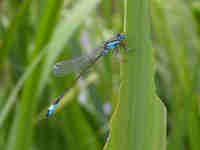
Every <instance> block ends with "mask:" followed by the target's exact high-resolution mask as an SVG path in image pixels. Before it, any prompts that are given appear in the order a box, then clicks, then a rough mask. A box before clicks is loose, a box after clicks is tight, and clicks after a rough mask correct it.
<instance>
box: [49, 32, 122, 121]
mask: <svg viewBox="0 0 200 150" xmlns="http://www.w3.org/2000/svg"><path fill="white" fill-rule="evenodd" d="M125 38H126V35H125V34H124V33H118V34H116V35H115V36H114V37H113V38H112V40H109V41H106V42H104V44H103V46H101V47H100V48H97V49H96V50H95V51H94V52H93V53H92V54H90V55H83V56H80V57H78V58H75V59H69V60H68V59H67V60H64V61H61V62H58V63H56V64H55V65H54V74H55V76H62V75H66V74H68V73H71V72H78V71H79V72H80V73H79V75H78V76H77V77H76V78H75V80H74V81H73V83H72V84H71V85H70V86H69V87H68V88H67V89H66V90H65V92H64V93H63V94H62V95H60V96H59V97H58V98H57V99H56V101H55V102H54V103H53V104H51V105H50V107H49V108H48V112H47V114H46V117H47V118H48V117H49V116H51V115H52V114H53V112H54V110H55V108H56V105H57V104H58V103H59V101H60V100H61V99H62V98H63V97H64V95H65V93H66V92H68V91H69V90H70V89H71V88H72V87H73V86H74V85H75V83H76V82H77V81H78V80H79V79H80V78H81V76H82V75H83V74H84V73H85V72H86V71H87V70H88V69H89V68H90V67H92V65H94V64H95V63H96V62H97V61H98V60H99V58H101V57H103V56H104V55H106V54H107V53H108V52H109V51H111V50H112V51H113V52H118V48H119V47H124V48H125V43H124V39H125ZM96 53H97V54H96Z"/></svg>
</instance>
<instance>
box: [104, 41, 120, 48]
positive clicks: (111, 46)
mask: <svg viewBox="0 0 200 150" xmlns="http://www.w3.org/2000/svg"><path fill="white" fill-rule="evenodd" d="M119 43H120V41H118V40H116V41H111V42H109V43H107V44H106V47H107V48H108V49H110V48H114V47H115V46H116V45H117V44H119Z"/></svg>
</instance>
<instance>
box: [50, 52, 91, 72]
mask: <svg viewBox="0 0 200 150" xmlns="http://www.w3.org/2000/svg"><path fill="white" fill-rule="evenodd" d="M92 59H93V58H91V57H89V56H87V55H83V56H80V57H77V58H74V59H66V60H64V61H61V62H58V63H56V64H55V65H54V68H53V70H54V75H55V76H63V75H66V74H69V73H71V72H79V71H81V70H82V69H83V68H87V66H88V65H89V64H90V63H91V62H92Z"/></svg>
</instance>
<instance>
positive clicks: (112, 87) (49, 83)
mask: <svg viewBox="0 0 200 150" xmlns="http://www.w3.org/2000/svg"><path fill="white" fill-rule="evenodd" d="M135 1H136V0H135ZM122 5H123V1H120V0H115V1H114V0H112V1H99V0H84V1H81V0H77V1H72V0H71V1H70V0H68V1H65V0H57V1H51V0H50V1H39V0H35V1H29V0H23V1H17V0H12V1H11V0H7V1H5V0H4V1H0V11H1V19H0V52H1V55H0V82H1V84H0V147H1V149H8V150H11V149H12V150H27V149H38V150H39V149H48V150H51V149H70V150H71V149H80V150H90V149H91V150H94V149H98V150H100V149H103V147H104V145H105V142H106V141H109V140H108V135H109V132H108V131H109V127H108V126H109V125H108V124H109V122H110V120H111V119H110V118H111V116H112V112H115V111H117V109H116V108H117V104H118V100H119V97H123V96H126V95H123V92H124V94H126V90H123V89H122V91H120V95H119V85H122V83H123V82H124V81H125V80H124V79H126V77H125V78H124V77H123V76H121V75H122V74H121V75H119V72H121V73H123V72H124V73H125V76H126V72H128V71H129V70H130V69H131V68H132V67H133V69H132V70H131V84H129V87H128V90H132V89H131V88H133V90H134V92H133V93H132V94H133V95H134V94H138V95H140V96H142V92H145V93H144V95H143V96H144V97H145V96H147V95H148V93H146V92H150V95H151V98H150V99H151V101H148V102H150V103H154V105H153V107H151V109H150V111H146V112H144V111H143V110H148V104H147V105H146V104H142V102H144V101H138V104H139V105H132V106H134V107H133V108H135V109H134V110H132V112H134V111H135V113H134V119H133V120H132V125H133V126H134V125H135V126H134V127H136V128H135V129H134V133H136V131H138V133H139V134H138V135H140V133H141V130H142V129H144V130H145V131H144V134H146V131H147V130H148V128H150V127H152V128H153V129H154V130H153V129H152V134H151V135H152V136H150V137H148V138H149V139H150V141H154V142H156V141H155V140H154V139H151V138H152V137H158V136H161V138H163V137H165V135H164V133H162V132H164V130H165V129H163V128H162V127H163V126H162V124H165V122H164V121H165V118H163V119H160V118H161V117H162V116H164V115H163V114H162V113H164V109H163V108H162V107H163V104H162V103H161V101H160V99H161V100H162V101H163V102H164V103H165V105H166V106H167V113H168V115H167V120H168V121H167V127H168V130H167V131H168V132H167V135H168V136H167V149H169V150H177V149H181V150H199V149H200V144H199V142H198V139H200V123H199V94H198V93H199V64H200V61H199V60H200V47H199V39H200V30H199V25H200V22H199V17H200V3H199V2H198V1H196V0H190V1H187V2H186V1H183V0H177V1H173V0H169V1H157V0H152V1H151V3H150V4H149V6H150V9H149V12H150V13H148V12H146V14H147V15H149V16H151V19H150V20H149V21H150V22H151V23H152V24H151V26H152V28H151V30H152V31H151V34H152V36H151V37H148V35H149V34H150V28H149V29H148V30H149V31H148V32H149V33H147V37H145V38H147V39H148V40H149V39H152V43H151V42H150V46H148V48H149V47H151V44H152V47H153V49H154V51H155V61H154V60H151V61H152V62H151V61H149V60H145V59H146V58H149V56H150V59H152V54H153V50H152V51H150V52H149V51H145V50H144V47H142V49H143V50H142V51H141V52H138V51H137V49H140V48H141V47H140V46H141V45H142V43H140V42H142V40H141V39H142V37H139V36H143V35H140V34H139V31H140V30H139V29H138V28H140V26H139V25H137V26H133V27H132V26H130V22H132V23H133V24H134V22H135V20H130V19H129V17H128V18H127V19H128V20H127V26H128V25H129V26H128V28H127V29H128V34H129V32H130V35H131V37H133V39H132V38H130V39H128V46H129V47H132V46H133V48H136V51H137V53H133V54H129V53H127V54H123V49H122V50H121V51H122V52H120V54H122V55H128V57H129V58H130V59H131V63H130V64H129V62H128V64H126V63H125V65H122V64H120V63H119V61H120V60H119V59H118V57H113V56H111V55H107V56H105V57H104V58H103V59H101V60H100V61H99V62H98V64H97V65H95V66H94V67H93V68H92V69H91V70H90V71H89V72H88V73H86V75H85V76H84V77H83V78H84V79H83V80H80V81H79V82H78V83H77V84H76V86H75V87H74V88H73V89H72V90H71V91H69V93H68V94H66V96H65V97H64V99H63V100H62V102H63V103H62V104H61V105H60V106H59V107H58V109H57V110H56V113H55V114H54V116H53V117H51V118H49V119H48V120H46V119H45V112H46V110H47V107H48V106H49V105H50V104H51V103H52V102H53V101H54V100H55V98H56V97H57V96H59V95H60V94H62V92H63V91H64V89H65V88H66V87H67V86H68V85H70V83H71V82H72V81H73V79H74V77H75V74H71V75H67V76H65V77H63V78H55V77H54V76H53V75H52V67H53V64H54V63H55V62H56V61H60V60H63V59H65V58H70V57H74V56H78V55H80V54H81V53H82V52H83V53H86V52H90V50H92V49H93V48H96V47H97V46H98V45H99V44H101V43H102V41H105V40H107V39H109V38H110V37H111V36H112V35H113V34H115V33H117V32H121V31H122V28H123V14H124V10H123V7H122ZM129 7H131V8H132V7H134V6H133V5H132V4H130V6H129ZM135 9H137V8H134V10H133V12H139V11H138V10H135ZM128 13H129V12H128ZM128 15H130V14H128ZM134 15H135V16H134ZM134 15H133V16H134V18H137V17H140V16H139V15H140V14H139V13H138V14H136V13H134ZM137 15H138V16H137ZM131 18H132V19H133V17H132V16H131ZM137 21H138V22H139V20H137ZM130 41H131V42H132V41H133V43H131V42H130ZM144 41H145V40H144ZM144 45H145V44H144ZM144 45H142V46H144ZM134 46H135V47H134ZM146 52H148V53H146ZM129 55H130V56H129ZM145 55H146V56H145ZM125 57H126V56H125ZM131 57H132V58H131ZM133 58H134V60H132V59H133ZM141 59H142V60H141ZM145 61H146V62H147V63H149V62H150V63H152V64H153V63H154V66H153V65H152V64H146V65H145V64H144V65H143V66H142V67H144V66H145V67H146V68H145V67H144V68H140V66H139V65H140V62H142V63H144V62H145ZM126 65H127V66H129V65H131V67H130V66H129V67H127V66H126ZM148 65H149V66H148ZM119 66H120V67H122V68H120V67H119ZM123 67H125V68H123ZM126 67H127V68H128V70H126V69H127V68H126ZM149 67H150V68H149ZM154 68H155V69H154ZM121 69H122V70H121ZM123 69H125V70H123ZM146 69H149V70H146ZM139 70H142V71H141V72H140V71H139ZM149 72H150V74H149ZM148 75H149V76H148ZM153 76H154V81H155V83H156V87H155V88H154V87H153V85H152V86H151V87H149V86H150V85H151V84H149V83H150V82H151V83H152V81H153ZM148 77H149V78H148ZM129 79H130V76H129ZM143 79H144V80H143ZM151 79H152V81H150V80H151ZM145 81H148V84H147V85H148V86H147V85H146V84H145ZM133 82H136V83H135V84H134V83H133ZM137 87H138V89H137ZM155 92H156V93H157V94H158V96H159V97H160V99H159V98H158V97H157V96H156V95H154V94H155ZM145 94H147V95H145ZM152 94H153V95H152ZM135 98H138V97H137V96H136V97H135ZM140 102H141V103H140ZM148 102H147V103H148ZM138 106H140V107H138ZM143 106H144V107H143ZM154 108H155V109H154ZM124 109H125V110H129V109H128V106H126V105H125V108H124ZM143 112H144V114H145V113H146V114H148V112H149V115H150V116H151V115H153V116H154V117H153V118H151V117H149V121H150V122H151V123H152V124H150V125H149V124H147V123H142V122H137V120H139V119H140V118H142V117H144V114H142V113H143ZM112 117H116V116H114V115H113V116H112ZM155 118H156V119H155ZM153 119H155V120H153ZM154 121H155V122H160V123H161V125H160V126H159V124H157V123H155V122H154ZM120 123H122V124H123V122H120ZM153 123H154V124H153ZM110 125H111V127H112V124H110ZM117 125H119V126H118V127H120V128H123V125H121V124H117ZM139 127H140V128H139ZM159 127H161V128H162V129H158V128H159ZM120 128H119V130H120ZM111 129H112V128H111ZM113 130H114V129H113ZM120 131H123V129H121V130H120ZM129 132H130V131H129ZM115 133H116V132H115ZM115 133H114V134H115ZM147 133H148V132H147ZM115 135H117V133H116V134H115ZM141 135H142V134H141ZM111 138H112V137H111ZM120 138H121V137H120ZM135 138H138V139H139V142H138V145H139V146H140V145H141V144H142V143H143V142H144V141H143V140H142V139H141V137H137V134H134V135H133V136H128V137H127V138H126V139H124V140H129V141H133V140H134V139H135ZM161 141H162V140H161ZM133 143H134V142H133ZM157 143H159V142H157ZM157 143H155V144H152V145H154V146H157V145H156V144H157ZM110 144H112V143H109V142H108V143H107V146H109V145H110ZM118 144H120V143H118ZM162 144H164V143H162ZM133 145H136V143H135V144H133ZM146 146H148V145H146ZM144 147H145V146H144ZM108 148H109V147H108ZM154 149H156V148H154ZM158 149H159V148H158Z"/></svg>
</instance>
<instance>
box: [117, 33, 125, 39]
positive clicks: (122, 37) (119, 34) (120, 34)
mask: <svg viewBox="0 0 200 150" xmlns="http://www.w3.org/2000/svg"><path fill="white" fill-rule="evenodd" d="M125 38H126V34H125V33H118V34H117V35H116V39H117V40H122V39H125Z"/></svg>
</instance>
